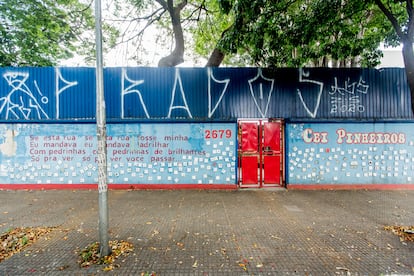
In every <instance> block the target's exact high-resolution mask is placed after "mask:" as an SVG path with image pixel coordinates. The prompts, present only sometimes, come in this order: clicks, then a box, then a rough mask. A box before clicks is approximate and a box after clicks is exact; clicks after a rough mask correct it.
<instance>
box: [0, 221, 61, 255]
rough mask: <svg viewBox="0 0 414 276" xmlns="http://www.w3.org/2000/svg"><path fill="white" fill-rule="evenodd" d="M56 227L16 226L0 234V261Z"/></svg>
mask: <svg viewBox="0 0 414 276" xmlns="http://www.w3.org/2000/svg"><path fill="white" fill-rule="evenodd" d="M56 228H57V227H18V228H14V229H10V230H8V231H7V232H6V233H3V234H1V235H0V262H2V261H4V260H5V259H7V258H9V257H11V256H13V255H14V254H16V253H19V252H20V251H22V250H23V249H24V248H26V247H27V246H29V245H31V244H33V243H35V242H36V241H37V240H38V239H39V238H40V237H41V236H44V235H46V234H48V233H50V232H51V231H52V230H55V229H56Z"/></svg>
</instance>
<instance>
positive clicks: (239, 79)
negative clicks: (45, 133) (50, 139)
mask: <svg viewBox="0 0 414 276" xmlns="http://www.w3.org/2000/svg"><path fill="white" fill-rule="evenodd" d="M104 90H105V98H106V106H107V118H108V120H124V119H144V120H145V119H192V120H206V119H209V120H217V119H221V120H223V119H224V120H228V119H230V120H234V119H237V118H272V117H273V118H364V119H377V118H381V119H383V118H411V117H412V114H411V109H410V106H411V103H410V97H409V90H408V88H407V84H406V79H405V73H404V70H403V69H398V68H393V69H381V70H376V69H327V68H312V69H289V68H284V69H261V68H142V67H136V68H105V70H104ZM95 94H96V92H95V70H94V68H65V67H62V68H51V67H48V68H31V67H29V68H2V69H0V120H3V121H6V120H7V121H12V120H17V121H33V120H36V121H39V120H40V121H43V120H48V121H56V120H57V121H59V120H73V119H77V120H91V119H93V118H94V117H95V99H96V96H95ZM378 106H381V108H378Z"/></svg>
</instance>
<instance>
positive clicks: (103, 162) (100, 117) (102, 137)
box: [95, 0, 111, 257]
mask: <svg viewBox="0 0 414 276" xmlns="http://www.w3.org/2000/svg"><path fill="white" fill-rule="evenodd" d="M101 13H102V11H101V0H95V39H96V126H97V138H98V191H99V244H100V256H101V257H103V256H108V255H109V254H111V251H110V248H109V238H108V232H109V231H108V184H107V157H106V156H107V154H106V153H107V149H106V111H105V97H104V88H103V56H102V14H101Z"/></svg>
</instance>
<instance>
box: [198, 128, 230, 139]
mask: <svg viewBox="0 0 414 276" xmlns="http://www.w3.org/2000/svg"><path fill="white" fill-rule="evenodd" d="M204 133H205V138H206V139H221V138H224V137H225V138H231V129H213V130H210V129H207V130H205V132H204Z"/></svg>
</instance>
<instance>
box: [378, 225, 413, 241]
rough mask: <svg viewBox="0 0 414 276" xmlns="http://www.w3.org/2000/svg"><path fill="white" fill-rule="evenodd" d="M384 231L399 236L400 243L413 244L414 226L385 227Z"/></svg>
mask: <svg viewBox="0 0 414 276" xmlns="http://www.w3.org/2000/svg"><path fill="white" fill-rule="evenodd" d="M384 229H385V230H387V231H391V232H392V233H394V234H395V235H397V236H399V237H400V240H401V241H410V242H414V226H385V227H384Z"/></svg>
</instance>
